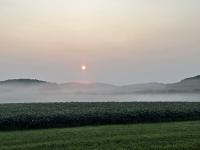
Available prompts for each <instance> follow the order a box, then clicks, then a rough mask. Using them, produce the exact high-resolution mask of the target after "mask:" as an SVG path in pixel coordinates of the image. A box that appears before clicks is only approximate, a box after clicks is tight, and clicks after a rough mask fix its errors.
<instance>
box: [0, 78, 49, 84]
mask: <svg viewBox="0 0 200 150" xmlns="http://www.w3.org/2000/svg"><path fill="white" fill-rule="evenodd" d="M44 83H47V82H46V81H41V80H36V79H10V80H5V81H0V85H13V84H15V85H16V84H18V85H33V84H44Z"/></svg>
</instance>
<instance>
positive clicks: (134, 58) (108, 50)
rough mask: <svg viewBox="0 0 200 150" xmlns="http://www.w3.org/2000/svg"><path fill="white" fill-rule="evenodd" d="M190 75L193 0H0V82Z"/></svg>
mask: <svg viewBox="0 0 200 150" xmlns="http://www.w3.org/2000/svg"><path fill="white" fill-rule="evenodd" d="M82 64H84V65H86V66H87V67H88V69H87V71H81V70H80V66H81V65H82ZM197 74H200V0H0V80H4V79H10V78H37V79H42V80H47V81H56V82H68V81H96V82H108V83H115V84H128V83H138V82H151V81H160V82H174V81H178V80H180V79H182V78H185V77H189V76H193V75H197Z"/></svg>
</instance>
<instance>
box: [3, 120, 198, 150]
mask: <svg viewBox="0 0 200 150" xmlns="http://www.w3.org/2000/svg"><path fill="white" fill-rule="evenodd" d="M199 147H200V121H190V122H174V123H173V122H171V123H152V124H133V125H108V126H96V127H76V128H64V129H44V130H31V131H6V132H0V149H1V150H65V149H66V150H82V149H83V150H85V149H87V150H94V149H95V150H96V149H99V150H101V149H103V150H112V149H113V150H126V149H138V150H151V149H152V150H154V149H159V150H160V149H161V150H197V149H198V148H199Z"/></svg>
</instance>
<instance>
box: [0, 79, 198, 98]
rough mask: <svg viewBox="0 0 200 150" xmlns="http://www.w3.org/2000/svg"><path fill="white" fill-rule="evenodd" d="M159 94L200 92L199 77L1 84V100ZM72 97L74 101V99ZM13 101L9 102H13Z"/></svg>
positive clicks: (35, 81) (3, 82)
mask: <svg viewBox="0 0 200 150" xmlns="http://www.w3.org/2000/svg"><path fill="white" fill-rule="evenodd" d="M137 93H139V94H145V93H150V94H152V93H153V94H160V93H168V94H170V93H200V75H199V76H195V77H190V78H186V79H184V80H181V81H180V82H177V83H173V84H163V83H146V84H130V85H124V86H116V85H112V84H106V83H79V82H70V83H62V84H57V83H51V82H47V81H41V80H37V79H12V80H5V81H0V100H1V99H7V98H8V97H11V98H13V99H14V98H15V99H16V98H17V97H20V96H21V97H20V98H23V99H25V98H29V97H31V98H33V97H39V98H41V99H43V98H45V97H47V96H49V97H51V98H55V99H58V98H60V97H61V98H65V97H68V96H69V95H73V97H74V96H77V95H81V94H84V95H102V96H103V95H126V94H137ZM73 97H72V98H73ZM11 98H10V99H11Z"/></svg>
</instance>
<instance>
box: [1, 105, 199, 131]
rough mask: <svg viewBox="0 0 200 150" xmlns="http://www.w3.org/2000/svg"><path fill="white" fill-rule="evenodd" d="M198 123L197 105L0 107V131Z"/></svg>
mask: <svg viewBox="0 0 200 150" xmlns="http://www.w3.org/2000/svg"><path fill="white" fill-rule="evenodd" d="M179 120H180V121H184V120H200V103H198V102H197V103H189V102H126V103H117V102H116V103H115V102H109V103H106V102H101V103H37V104H36V103H31V104H1V105H0V130H15V129H34V128H52V127H70V126H84V125H100V124H127V123H139V122H140V123H142V122H164V121H179Z"/></svg>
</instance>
